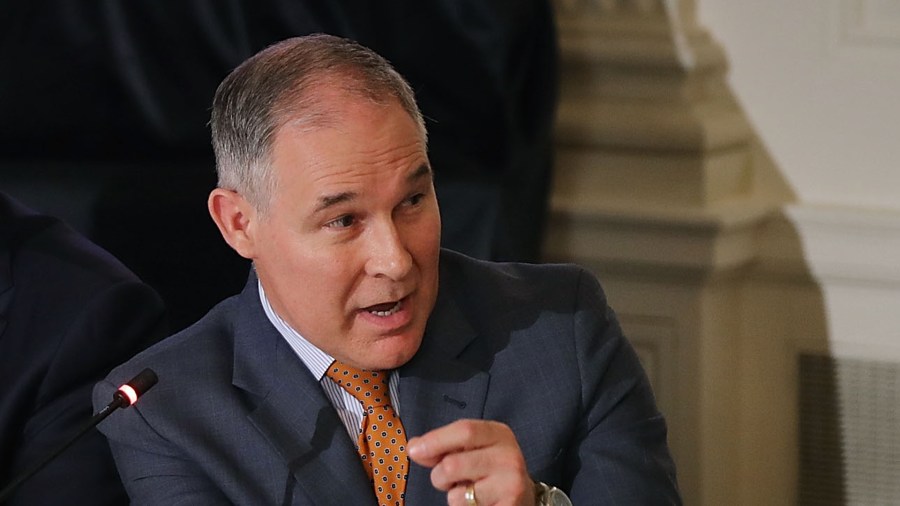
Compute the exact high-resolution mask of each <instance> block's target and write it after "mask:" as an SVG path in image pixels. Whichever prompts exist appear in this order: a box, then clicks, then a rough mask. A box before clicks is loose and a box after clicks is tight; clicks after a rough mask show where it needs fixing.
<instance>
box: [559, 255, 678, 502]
mask: <svg viewBox="0 0 900 506" xmlns="http://www.w3.org/2000/svg"><path fill="white" fill-rule="evenodd" d="M578 294H579V295H578V302H577V303H576V306H577V307H576V308H575V320H574V334H575V336H576V337H575V340H576V343H575V345H576V351H577V357H578V358H577V360H578V368H579V374H580V376H581V384H582V391H581V399H582V409H583V410H584V411H583V413H584V416H583V418H582V421H581V422H580V423H581V426H580V428H579V430H578V431H577V436H576V439H575V443H574V447H573V448H572V452H571V459H570V463H569V469H567V471H566V473H565V475H566V476H568V477H569V478H570V480H571V481H570V483H568V484H565V485H564V487H561V488H564V489H567V490H568V491H569V496H570V498H571V499H572V502H573V503H574V504H609V505H615V504H642V505H663V504H681V499H680V497H679V493H678V487H677V484H676V479H675V465H674V463H673V461H672V458H671V456H670V455H669V450H668V447H667V442H666V432H667V429H666V423H665V420H664V418H663V416H662V415H661V414H660V412H659V411H658V409H657V407H656V402H655V399H654V397H653V393H652V391H651V388H650V383H649V381H648V379H647V377H646V374H645V373H644V370H643V368H642V367H641V364H640V362H639V361H638V357H637V355H636V353H635V352H634V349H633V348H632V347H631V345H630V344H629V343H628V341H627V339H626V338H625V336H624V335H623V334H622V330H621V328H620V327H619V324H618V322H617V320H616V317H615V314H614V312H613V311H612V309H611V308H610V307H609V306H608V305H607V302H606V297H605V295H604V294H603V291H602V289H601V287H600V285H599V283H597V281H596V280H595V279H594V277H593V276H591V275H589V274H587V273H586V272H582V274H581V278H580V281H579V289H578Z"/></svg>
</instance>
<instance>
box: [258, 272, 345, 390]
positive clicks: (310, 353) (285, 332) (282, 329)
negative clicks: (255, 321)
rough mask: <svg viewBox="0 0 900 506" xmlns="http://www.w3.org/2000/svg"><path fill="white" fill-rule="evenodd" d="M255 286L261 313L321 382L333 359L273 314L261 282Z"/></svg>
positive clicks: (276, 314) (273, 311)
mask: <svg viewBox="0 0 900 506" xmlns="http://www.w3.org/2000/svg"><path fill="white" fill-rule="evenodd" d="M256 284H257V287H259V301H260V302H261V303H262V307H263V311H265V313H266V316H267V317H268V318H269V321H270V322H272V325H274V326H275V328H276V329H277V330H278V332H279V333H280V334H281V336H282V337H284V339H285V341H287V343H288V345H290V347H291V349H292V350H294V353H296V354H297V356H298V357H300V360H301V361H302V362H303V364H304V365H305V366H306V368H307V369H309V372H311V373H312V375H313V377H315V378H316V380H317V381H321V380H322V378H323V377H325V371H327V370H328V367H329V366H330V365H331V364H332V362H334V357H332V356H331V355H329V354H327V353H325V352H324V351H322V350H320V349H319V348H318V347H316V345H314V344H312V343H311V342H309V341H307V340H306V338H304V337H303V336H301V335H300V333H299V332H297V331H296V330H294V329H293V328H292V327H291V326H290V325H289V324H288V323H287V322H286V321H284V320H283V319H282V318H281V317H280V316H279V315H278V313H276V312H275V310H274V309H273V308H272V305H271V304H269V299H268V297H266V291H265V290H264V289H263V286H262V282H261V281H259V280H257V282H256Z"/></svg>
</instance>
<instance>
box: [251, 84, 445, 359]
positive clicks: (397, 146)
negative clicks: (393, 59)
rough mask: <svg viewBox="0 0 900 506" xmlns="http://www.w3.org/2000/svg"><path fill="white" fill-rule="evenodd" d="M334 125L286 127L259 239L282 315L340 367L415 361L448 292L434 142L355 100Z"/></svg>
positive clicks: (397, 109) (410, 124) (393, 107)
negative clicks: (443, 285) (441, 281)
mask: <svg viewBox="0 0 900 506" xmlns="http://www.w3.org/2000/svg"><path fill="white" fill-rule="evenodd" d="M330 103H331V104H332V105H333V106H334V107H336V108H337V109H338V110H339V111H340V115H339V116H338V117H339V121H337V123H336V124H334V125H331V126H323V127H316V128H313V129H309V128H307V129H301V128H299V127H297V126H293V125H291V124H290V123H288V124H287V125H285V126H284V127H282V128H281V129H280V130H279V131H278V132H277V135H276V137H275V142H274V145H273V156H272V167H273V169H274V170H275V174H276V178H277V184H276V189H275V192H274V194H273V198H272V200H271V204H270V207H269V210H268V213H267V214H266V215H265V216H259V215H257V216H256V223H255V226H254V225H251V226H250V228H249V234H250V235H251V236H252V241H253V244H254V246H253V255H252V258H253V260H254V263H255V265H256V270H257V273H258V275H259V279H260V281H261V282H262V285H263V288H265V290H266V295H267V297H268V298H269V301H270V302H271V304H272V306H273V307H274V309H275V311H276V312H278V314H279V315H280V316H281V317H282V318H284V319H285V320H286V321H287V322H288V323H289V324H290V325H291V326H292V327H293V328H294V329H296V330H297V331H298V332H299V333H300V334H301V335H302V336H303V337H305V338H306V339H308V340H309V341H310V342H312V343H313V344H315V345H316V346H318V347H319V348H320V349H322V350H324V351H325V352H326V353H329V354H330V355H332V356H334V357H335V358H337V359H338V360H342V361H344V362H347V363H350V364H352V365H355V366H357V367H361V368H365V369H392V368H395V367H398V366H400V365H402V364H404V363H406V362H407V361H408V360H409V359H410V358H412V356H413V355H414V354H415V353H416V351H417V350H418V348H419V345H420V344H421V342H422V335H423V333H424V331H425V324H426V322H427V320H428V316H429V314H430V313H431V310H432V308H433V307H434V302H435V298H436V296H437V285H438V254H439V247H440V246H439V244H440V227H441V222H440V213H439V212H438V205H437V200H436V198H435V193H434V186H433V184H432V174H431V169H430V166H429V163H428V157H427V154H426V148H425V144H424V141H423V139H422V137H421V135H420V134H419V131H418V129H417V127H416V123H415V122H414V121H413V120H412V118H410V116H409V115H408V114H407V113H406V111H404V110H403V108H402V107H401V106H400V105H399V103H396V102H391V103H390V104H389V105H383V106H382V105H377V104H373V103H370V102H368V101H366V100H363V99H359V98H353V97H351V96H348V95H342V96H339V97H334V98H332V99H331V102H330Z"/></svg>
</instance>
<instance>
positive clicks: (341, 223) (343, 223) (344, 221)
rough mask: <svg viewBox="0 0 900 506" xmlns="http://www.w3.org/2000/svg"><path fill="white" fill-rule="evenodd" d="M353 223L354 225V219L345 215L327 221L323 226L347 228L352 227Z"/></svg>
mask: <svg viewBox="0 0 900 506" xmlns="http://www.w3.org/2000/svg"><path fill="white" fill-rule="evenodd" d="M354 223H356V219H355V218H354V217H353V216H351V215H349V214H345V215H344V216H341V217H339V218H337V219H334V220H331V221H329V222H328V223H326V224H325V226H326V227H328V228H348V227H351V226H353V224H354Z"/></svg>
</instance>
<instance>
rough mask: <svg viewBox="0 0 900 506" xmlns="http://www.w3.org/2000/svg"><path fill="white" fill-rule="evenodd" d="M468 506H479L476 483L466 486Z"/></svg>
mask: <svg viewBox="0 0 900 506" xmlns="http://www.w3.org/2000/svg"><path fill="white" fill-rule="evenodd" d="M466 506H478V501H477V500H476V499H475V484H474V483H469V484H468V485H466Z"/></svg>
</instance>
